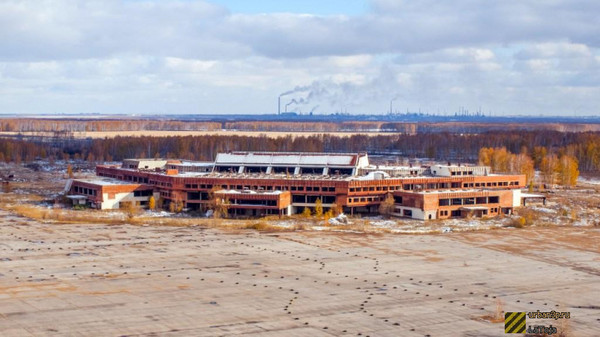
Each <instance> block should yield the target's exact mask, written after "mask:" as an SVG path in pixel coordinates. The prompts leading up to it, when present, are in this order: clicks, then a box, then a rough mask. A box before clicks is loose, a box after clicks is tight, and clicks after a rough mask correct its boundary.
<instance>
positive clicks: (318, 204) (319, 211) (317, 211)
mask: <svg viewBox="0 0 600 337" xmlns="http://www.w3.org/2000/svg"><path fill="white" fill-rule="evenodd" d="M322 215H323V203H322V202H321V198H318V199H317V201H315V216H316V217H321V216H322Z"/></svg>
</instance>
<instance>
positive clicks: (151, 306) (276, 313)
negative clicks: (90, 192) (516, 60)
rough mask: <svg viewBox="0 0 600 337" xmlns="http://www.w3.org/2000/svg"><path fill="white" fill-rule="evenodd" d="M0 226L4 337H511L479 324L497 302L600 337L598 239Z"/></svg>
mask: <svg viewBox="0 0 600 337" xmlns="http://www.w3.org/2000/svg"><path fill="white" fill-rule="evenodd" d="M0 218H1V220H0V335H1V336H107V335H108V336H122V335H127V336H139V335H153V336H154V335H157V336H158V335H160V336H231V335H241V334H244V335H256V336H258V335H260V336H357V335H361V336H505V334H504V330H503V328H504V326H503V323H492V322H489V321H487V320H484V319H482V317H484V316H489V315H494V313H495V311H496V309H497V303H498V301H499V300H500V301H501V303H502V304H501V309H503V310H504V311H536V310H540V311H551V310H557V311H569V312H570V313H571V319H570V320H569V322H568V323H569V336H598V335H600V321H599V317H600V300H599V297H598V294H599V293H600V247H599V246H598V244H597V243H598V242H600V229H599V228H598V227H581V228H574V227H547V228H526V229H509V228H507V229H497V230H489V231H478V232H469V233H446V234H435V235H397V234H364V233H332V232H314V231H313V232H277V233H268V232H262V233H259V232H256V231H251V230H246V231H228V232H224V231H220V230H216V229H206V228H202V227H180V228H177V227H152V226H147V227H144V226H130V225H119V226H107V225H102V224H95V225H93V224H86V225H58V224H41V223H39V222H36V221H33V220H29V219H25V218H20V217H15V216H13V215H11V214H9V213H6V212H4V211H0ZM528 323H530V321H528ZM539 323H541V324H546V325H549V324H552V325H553V326H557V325H559V324H560V321H541V322H539Z"/></svg>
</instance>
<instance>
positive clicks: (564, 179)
mask: <svg viewBox="0 0 600 337" xmlns="http://www.w3.org/2000/svg"><path fill="white" fill-rule="evenodd" d="M557 171H558V183H559V184H560V185H562V186H564V187H573V186H575V185H576V184H577V178H578V177H579V164H578V162H577V159H575V158H574V157H573V156H570V155H567V154H565V155H562V156H561V157H560V159H559V160H558V168H557Z"/></svg>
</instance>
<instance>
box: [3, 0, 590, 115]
mask: <svg viewBox="0 0 600 337" xmlns="http://www.w3.org/2000/svg"><path fill="white" fill-rule="evenodd" d="M371 8H372V11H371V12H369V13H367V14H364V15H358V16H351V17H350V16H345V15H329V16H319V15H310V14H289V13H288V14H281V13H278V14H256V15H253V14H232V13H230V12H229V11H228V10H227V8H224V7H222V6H218V5H214V4H211V3H209V2H205V1H184V0H180V1H175V0H165V1H157V0H154V1H153V0H147V1H137V0H136V1H127V0H123V1H119V0H94V1H69V0H54V1H51V0H40V1H33V0H24V1H19V0H5V1H2V2H0V45H1V46H2V48H0V78H2V81H1V82H0V94H2V95H3V97H6V96H10V98H9V99H7V101H6V102H5V104H3V105H2V106H1V107H0V112H15V111H23V112H53V111H67V112H78V111H82V112H135V113H144V112H156V111H160V112H173V113H181V112H193V113H200V112H206V113H211V112H212V113H233V112H245V113H265V112H274V107H275V105H274V104H273V102H274V101H275V100H276V97H277V96H278V94H279V93H281V92H283V91H286V90H288V89H290V88H294V87H296V86H299V87H303V86H306V87H307V88H310V89H307V90H305V91H302V92H300V93H298V95H297V96H293V95H292V96H290V97H286V99H293V98H297V99H298V100H300V99H302V100H303V102H304V103H301V104H297V105H291V106H290V108H298V109H300V108H301V109H302V110H303V111H307V110H309V109H310V108H311V107H312V106H313V104H314V105H317V104H318V105H320V108H319V111H322V112H333V111H335V110H337V109H341V108H342V107H343V108H347V109H348V110H349V112H364V113H370V112H384V111H386V110H387V108H388V106H389V100H390V99H391V98H393V97H396V96H398V97H399V99H398V102H397V105H398V106H399V107H400V106H402V107H403V109H402V110H405V109H406V108H409V109H411V110H416V109H418V108H419V107H421V108H423V109H425V108H427V109H431V111H430V112H436V111H437V109H438V108H439V109H441V110H451V111H453V110H455V109H456V108H457V107H458V106H470V107H471V109H475V108H477V107H479V106H480V105H483V106H486V107H487V108H488V109H492V110H494V111H496V112H504V113H527V112H532V113H559V112H561V111H567V110H569V108H568V107H567V106H568V105H569V104H570V103H568V102H569V101H570V99H571V97H577V99H578V100H584V101H585V103H582V104H581V106H582V108H579V112H580V113H588V114H594V113H597V110H595V109H596V107H597V106H598V103H599V100H600V98H599V97H600V95H596V94H597V93H598V88H599V87H600V75H599V73H600V66H599V65H600V56H599V55H598V54H599V53H598V47H599V45H600V26H599V25H598V24H597V17H598V16H599V15H600V3H596V2H589V1H579V0H578V1H558V0H557V1H551V2H539V1H533V0H532V1H519V2H510V1H473V0H458V1H453V2H439V1H433V0H425V1H397V0H373V1H371ZM574 92H575V93H576V94H574ZM32 96H35V98H32ZM34 102H35V103H34ZM234 103H235V104H237V105H232V104H234Z"/></svg>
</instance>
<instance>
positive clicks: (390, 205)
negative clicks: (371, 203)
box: [379, 193, 396, 215]
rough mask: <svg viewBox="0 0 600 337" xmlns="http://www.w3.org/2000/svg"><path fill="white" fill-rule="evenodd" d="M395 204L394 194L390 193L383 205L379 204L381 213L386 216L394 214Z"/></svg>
mask: <svg viewBox="0 0 600 337" xmlns="http://www.w3.org/2000/svg"><path fill="white" fill-rule="evenodd" d="M395 203H396V202H395V201H394V196H393V195H392V193H388V194H387V195H386V196H385V199H384V200H383V201H382V202H381V204H379V213H381V214H384V215H390V214H392V213H393V212H394V208H395Z"/></svg>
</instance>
